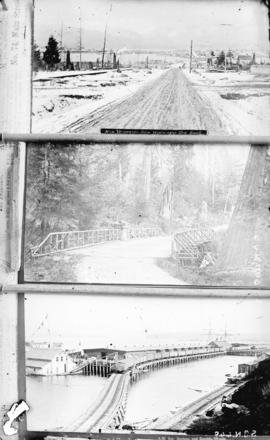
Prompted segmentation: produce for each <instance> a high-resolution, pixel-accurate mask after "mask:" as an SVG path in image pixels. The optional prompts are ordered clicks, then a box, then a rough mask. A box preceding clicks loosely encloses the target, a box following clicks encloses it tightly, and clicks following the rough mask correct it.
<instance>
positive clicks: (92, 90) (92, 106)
mask: <svg viewBox="0 0 270 440" xmlns="http://www.w3.org/2000/svg"><path fill="white" fill-rule="evenodd" d="M163 72H164V70H159V69H155V70H153V71H150V70H147V69H143V70H137V69H131V70H126V71H125V70H123V71H122V72H120V73H118V72H116V71H107V72H105V73H101V74H99V75H92V72H90V74H89V75H87V74H86V73H85V72H82V75H78V76H70V75H67V76H66V77H62V76H61V77H59V75H57V73H59V72H42V73H38V74H37V75H36V77H35V79H34V82H33V132H34V133H44V132H61V131H69V126H70V125H71V124H72V123H74V122H75V121H77V120H79V119H81V118H83V117H84V116H86V115H88V114H89V113H92V112H93V111H95V110H97V109H100V108H102V107H106V106H108V105H109V104H111V103H115V102H120V101H122V100H123V99H126V98H127V97H128V96H130V95H132V94H134V93H135V92H136V91H137V90H138V89H139V88H140V87H141V86H142V85H143V84H145V83H147V82H149V81H151V80H153V79H155V78H158V77H159V76H160V75H161V74H162V73H163ZM60 74H61V75H62V74H63V72H60ZM73 74H74V72H73ZM48 78H50V79H48ZM46 79H48V80H46Z"/></svg>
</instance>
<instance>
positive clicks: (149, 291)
mask: <svg viewBox="0 0 270 440" xmlns="http://www.w3.org/2000/svg"><path fill="white" fill-rule="evenodd" d="M1 138H2V141H3V142H5V143H6V142H14V141H21V142H26V143H29V142H33V143H40V144H41V145H42V144H44V143H48V142H55V143H56V142H57V143H66V144H68V143H85V144H111V143H115V144H128V143H134V144H138V143H144V144H147V145H149V144H150V145H151V144H155V143H161V144H171V145H172V144H174V145H175V144H189V145H190V144H206V145H210V144H212V145H216V144H220V145H233V144H236V145H239V144H241V145H261V146H262V145H270V137H241V138H239V137H237V136H229V137H224V136H222V137H220V136H210V137H208V136H199V135H198V136H197V135H196V136H178V135H176V136H172V135H146V136H145V135H100V134H97V135H73V134H56V135H51V134H43V135H37V134H9V133H3V134H2V135H1V134H0V139H1ZM64 146H65V145H63V147H64ZM26 151H27V148H26ZM26 177H27V176H25V178H26ZM24 195H25V198H26V187H25V190H24ZM24 210H25V200H24ZM24 227H25V211H24V215H23V229H24ZM23 235H24V234H23ZM21 257H22V263H23V243H22V255H21ZM18 283H19V284H14V285H4V286H1V285H0V292H1V291H2V292H3V293H4V294H9V293H11V292H17V293H18V294H19V303H20V308H19V310H20V312H19V316H18V350H19V354H20V357H19V382H18V387H19V390H20V393H21V395H25V375H24V373H25V359H24V341H25V335H24V327H25V321H24V318H25V317H24V310H23V309H24V306H23V301H24V294H25V293H26V294H47V293H54V294H72V295H96V296H116V297H130V296H131V297H132V296H136V297H152V298H154V297H160V298H178V299H181V298H191V299H192V298H213V299H219V298H223V299H237V298H241V299H258V298H261V299H270V288H269V289H268V288H260V289H257V288H248V287H237V288H235V287H225V288H224V287H220V288H219V287H205V286H203V287H202V286H164V285H158V286H153V285H116V284H115V285H112V284H108V285H106V284H78V283H76V284H68V283H66V284H64V283H27V282H25V280H24V273H23V266H22V270H21V271H20V273H19V279H18ZM21 312H23V313H21ZM22 376H23V377H24V379H23V380H21V379H20V378H21V377H22ZM19 434H20V435H19V437H20V439H29V440H33V439H43V438H46V437H47V436H49V435H50V436H54V437H63V436H65V437H70V438H72V437H73V438H78V437H80V438H88V439H91V438H95V439H105V438H106V439H117V440H122V439H131V440H132V439H135V438H138V439H139V438H142V439H148V438H149V439H158V438H160V439H162V440H164V439H165V438H168V439H172V440H174V439H175V440H176V439H178V438H194V439H195V438H196V439H198V438H209V436H195V437H194V436H187V435H181V434H179V435H178V434H176V433H166V432H164V431H162V432H161V433H158V432H157V433H151V434H150V433H149V434H148V433H145V432H144V433H141V434H140V433H124V432H114V433H113V432H110V433H78V432H54V431H29V430H27V426H26V418H25V420H24V423H23V426H21V428H20V433H19ZM213 438H214V436H213ZM239 438H241V437H239ZM243 438H244V437H243Z"/></svg>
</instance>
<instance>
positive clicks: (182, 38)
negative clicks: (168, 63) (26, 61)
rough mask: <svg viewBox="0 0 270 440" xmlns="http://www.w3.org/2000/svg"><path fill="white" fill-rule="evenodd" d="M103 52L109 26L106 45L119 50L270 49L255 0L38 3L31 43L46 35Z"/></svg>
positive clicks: (260, 7)
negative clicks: (106, 27)
mask: <svg viewBox="0 0 270 440" xmlns="http://www.w3.org/2000/svg"><path fill="white" fill-rule="evenodd" d="M80 14H81V17H82V44H83V47H84V48H86V49H90V48H91V49H101V48H102V45H103V37H104V29H105V25H106V23H107V24H108V47H110V48H112V49H114V50H119V49H121V48H125V47H127V48H128V49H136V48H140V49H142V48H145V49H147V48H149V49H163V48H164V49H169V48H172V49H183V48H186V49H188V48H189V45H190V40H191V39H193V40H194V47H195V48H196V47H197V48H201V47H208V48H212V47H214V48H225V49H226V48H239V49H244V48H246V49H250V50H260V51H265V50H267V48H268V33H267V28H268V24H267V11H266V8H265V7H264V6H263V5H262V4H260V2H259V0H225V1H221V0H77V1H74V0H53V1H50V2H48V1H47V0H36V7H35V41H36V43H37V44H38V45H39V46H44V45H45V44H46V43H47V40H48V37H49V35H50V34H53V35H54V36H55V37H56V38H57V39H58V40H59V41H60V39H61V27H62V37H63V40H62V41H63V44H64V46H67V47H68V48H70V47H73V48H78V45H79V22H80Z"/></svg>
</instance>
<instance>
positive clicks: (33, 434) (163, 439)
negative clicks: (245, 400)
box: [26, 430, 269, 440]
mask: <svg viewBox="0 0 270 440" xmlns="http://www.w3.org/2000/svg"><path fill="white" fill-rule="evenodd" d="M46 437H60V438H61V437H66V438H76V439H78V438H86V439H89V440H90V439H95V440H103V439H108V440H109V439H113V440H122V439H125V440H136V439H142V440H144V439H145V440H148V439H154V440H157V439H160V440H178V439H190V440H199V439H201V438H205V439H208V440H210V439H216V438H218V436H216V435H214V434H213V435H183V434H180V433H179V434H177V431H174V432H169V431H161V430H160V433H159V432H157V433H153V431H152V433H147V432H145V431H144V432H141V433H139V432H126V433H125V432H121V431H114V432H97V433H96V432H95V433H94V432H93V433H89V432H68V431H63V432H58V431H27V434H26V439H28V440H41V439H44V438H46ZM232 437H236V435H232ZM222 438H226V436H222ZM237 438H238V439H239V440H244V439H245V440H246V439H248V438H250V439H251V438H254V437H251V436H250V435H242V436H238V435H237ZM257 438H260V439H263V440H264V439H265V440H269V436H267V435H262V436H257Z"/></svg>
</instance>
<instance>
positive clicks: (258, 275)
mask: <svg viewBox="0 0 270 440" xmlns="http://www.w3.org/2000/svg"><path fill="white" fill-rule="evenodd" d="M269 193H270V150H269V148H268V147H267V146H261V147H260V146H258V147H257V146H256V147H255V146H252V147H251V148H250V153H249V157H248V160H247V164H246V168H245V171H244V175H243V178H242V183H241V187H240V191H239V195H238V200H237V203H236V207H235V209H234V212H233V215H232V219H231V222H230V226H229V229H228V232H227V235H226V237H225V240H224V245H223V248H222V251H221V254H220V257H219V260H218V262H217V268H218V270H219V271H220V272H222V273H225V274H226V273H227V274H229V273H231V274H233V273H234V277H235V278H236V277H237V281H241V284H245V283H246V284H252V285H264V284H266V283H269V280H270V273H269V272H270V221H269Z"/></svg>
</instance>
